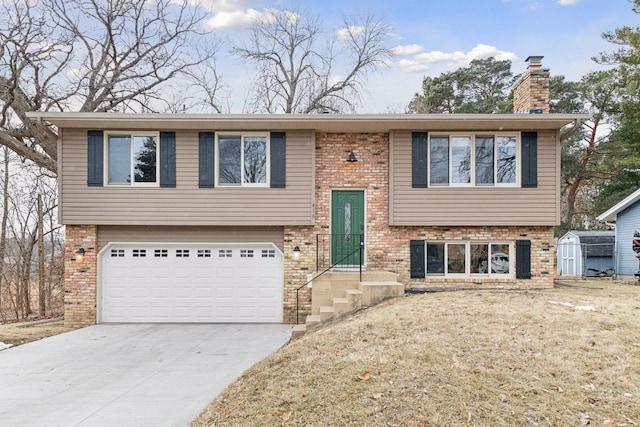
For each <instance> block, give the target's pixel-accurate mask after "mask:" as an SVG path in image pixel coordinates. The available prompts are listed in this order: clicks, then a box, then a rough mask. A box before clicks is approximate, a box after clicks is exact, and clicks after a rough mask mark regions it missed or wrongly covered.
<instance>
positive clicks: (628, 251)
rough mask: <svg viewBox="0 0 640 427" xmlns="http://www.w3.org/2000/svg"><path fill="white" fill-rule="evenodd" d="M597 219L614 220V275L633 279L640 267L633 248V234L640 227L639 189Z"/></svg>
mask: <svg viewBox="0 0 640 427" xmlns="http://www.w3.org/2000/svg"><path fill="white" fill-rule="evenodd" d="M597 219H598V221H603V222H613V221H615V223H616V225H615V236H616V238H615V240H616V248H615V251H616V275H617V277H618V278H621V279H634V274H636V273H637V272H638V271H639V270H640V268H639V267H638V264H639V263H638V258H636V255H637V254H636V253H635V252H634V250H633V245H632V242H633V234H634V232H635V230H636V229H638V228H640V189H639V190H636V191H635V192H634V193H633V194H631V195H630V196H628V197H626V198H625V199H624V200H622V201H621V202H620V203H618V204H616V205H615V206H613V207H612V208H611V209H609V210H608V211H606V212H605V213H603V214H602V215H600V216H598V218H597Z"/></svg>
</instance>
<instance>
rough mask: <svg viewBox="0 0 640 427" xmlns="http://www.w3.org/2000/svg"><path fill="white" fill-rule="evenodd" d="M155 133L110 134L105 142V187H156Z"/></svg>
mask: <svg viewBox="0 0 640 427" xmlns="http://www.w3.org/2000/svg"><path fill="white" fill-rule="evenodd" d="M158 140H159V134H158V133H157V132H122V133H120V132H114V133H107V134H106V138H105V144H106V150H105V152H106V154H107V155H106V159H105V163H106V164H105V168H104V170H105V175H106V176H105V178H106V182H107V184H108V185H130V186H152V187H153V186H158V177H159V170H160V169H159V166H160V165H159V162H158Z"/></svg>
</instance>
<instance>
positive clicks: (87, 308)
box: [64, 225, 98, 327]
mask: <svg viewBox="0 0 640 427" xmlns="http://www.w3.org/2000/svg"><path fill="white" fill-rule="evenodd" d="M65 229H66V245H65V256H64V323H65V325H66V326H71V327H83V326H88V325H93V324H95V323H96V306H97V300H96V295H97V294H96V289H97V280H98V255H97V253H96V248H97V226H95V225H67V226H66V228H65ZM80 248H83V249H84V250H85V254H84V256H83V257H82V259H81V260H80V259H79V258H78V255H77V254H76V251H77V250H78V249H80Z"/></svg>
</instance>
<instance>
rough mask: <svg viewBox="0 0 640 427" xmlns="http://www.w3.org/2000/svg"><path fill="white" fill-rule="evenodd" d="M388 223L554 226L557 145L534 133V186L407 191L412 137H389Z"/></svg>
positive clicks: (550, 134) (550, 136) (552, 136)
mask: <svg viewBox="0 0 640 427" xmlns="http://www.w3.org/2000/svg"><path fill="white" fill-rule="evenodd" d="M390 138H391V141H390V143H391V173H390V176H391V178H390V197H389V206H390V210H391V212H390V223H391V225H395V226H474V225H483V226H487V225H490V226H516V225H529V226H535V225H547V226H552V225H556V224H557V223H558V221H559V203H558V200H559V197H560V194H559V185H558V179H559V177H558V173H559V167H558V164H559V157H560V149H559V146H560V144H559V143H558V142H557V134H556V132H555V131H538V186H537V188H520V187H499V186H495V187H464V188H461V187H458V188H456V187H449V186H447V187H429V188H412V187H411V132H407V131H396V132H392V134H391V136H390Z"/></svg>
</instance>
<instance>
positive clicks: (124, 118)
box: [27, 112, 591, 133]
mask: <svg viewBox="0 0 640 427" xmlns="http://www.w3.org/2000/svg"><path fill="white" fill-rule="evenodd" d="M27 116H28V117H30V118H32V119H35V120H41V121H45V122H48V123H50V124H52V125H54V126H57V127H59V128H103V129H106V128H109V129H125V128H136V129H158V128H167V125H166V123H167V122H171V126H170V127H171V128H172V129H176V130H181V129H217V130H266V129H271V130H303V129H304V130H311V129H312V130H316V131H319V132H340V133H346V132H388V131H390V130H420V129H428V130H433V131H440V130H442V131H445V130H449V131H450V130H458V129H459V130H478V131H482V130H496V131H500V130H505V131H513V130H545V129H560V128H561V127H563V126H565V125H567V124H570V123H574V122H576V121H584V120H589V119H591V116H589V115H587V114H352V115H349V114H340V115H338V114H133V113H70V112H30V113H27ZM160 125H162V126H160Z"/></svg>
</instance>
